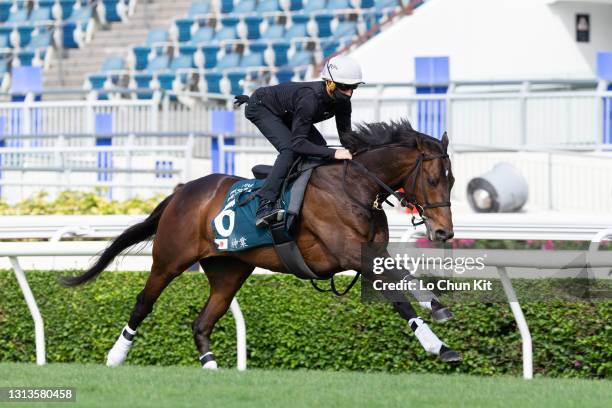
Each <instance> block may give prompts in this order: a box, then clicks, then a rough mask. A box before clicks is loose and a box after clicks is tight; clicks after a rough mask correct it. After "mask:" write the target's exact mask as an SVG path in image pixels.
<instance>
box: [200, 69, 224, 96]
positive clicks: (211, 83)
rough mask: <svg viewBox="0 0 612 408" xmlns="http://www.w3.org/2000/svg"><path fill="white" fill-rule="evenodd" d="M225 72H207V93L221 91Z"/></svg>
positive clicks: (205, 77) (205, 75)
mask: <svg viewBox="0 0 612 408" xmlns="http://www.w3.org/2000/svg"><path fill="white" fill-rule="evenodd" d="M222 78H223V74H221V73H219V72H205V73H204V80H205V81H206V92H207V93H217V94H219V93H221V79H222Z"/></svg>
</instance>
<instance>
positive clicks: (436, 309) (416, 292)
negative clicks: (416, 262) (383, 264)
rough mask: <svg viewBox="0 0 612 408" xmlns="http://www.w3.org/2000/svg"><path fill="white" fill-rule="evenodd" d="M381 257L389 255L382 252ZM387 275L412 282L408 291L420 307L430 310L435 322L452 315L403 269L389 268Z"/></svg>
mask: <svg viewBox="0 0 612 408" xmlns="http://www.w3.org/2000/svg"><path fill="white" fill-rule="evenodd" d="M382 257H383V258H387V257H390V255H389V253H388V252H386V251H385V252H384V254H383V255H382ZM387 275H388V276H389V278H390V279H392V280H393V281H397V282H400V281H402V280H405V281H411V282H413V284H412V286H411V287H410V288H409V289H408V292H409V293H410V294H411V295H412V297H414V298H415V299H416V300H417V302H419V305H421V307H422V308H424V309H427V310H429V311H430V312H431V318H432V319H433V320H434V321H436V322H445V321H447V320H449V319H451V318H452V317H453V313H452V312H451V311H450V309H449V308H448V307H447V306H445V305H443V304H442V302H440V300H439V299H438V297H437V296H436V295H435V294H434V293H433V292H431V291H430V290H427V289H423V288H424V285H422V284H421V280H420V279H419V278H417V277H415V276H414V275H412V274H406V272H405V271H399V270H397V269H391V270H388V271H387Z"/></svg>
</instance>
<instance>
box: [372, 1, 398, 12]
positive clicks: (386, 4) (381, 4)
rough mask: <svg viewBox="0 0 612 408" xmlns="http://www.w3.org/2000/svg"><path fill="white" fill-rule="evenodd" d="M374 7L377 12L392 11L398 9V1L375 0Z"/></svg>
mask: <svg viewBox="0 0 612 408" xmlns="http://www.w3.org/2000/svg"><path fill="white" fill-rule="evenodd" d="M374 7H375V8H376V9H377V10H384V9H392V8H395V7H398V3H397V0H374Z"/></svg>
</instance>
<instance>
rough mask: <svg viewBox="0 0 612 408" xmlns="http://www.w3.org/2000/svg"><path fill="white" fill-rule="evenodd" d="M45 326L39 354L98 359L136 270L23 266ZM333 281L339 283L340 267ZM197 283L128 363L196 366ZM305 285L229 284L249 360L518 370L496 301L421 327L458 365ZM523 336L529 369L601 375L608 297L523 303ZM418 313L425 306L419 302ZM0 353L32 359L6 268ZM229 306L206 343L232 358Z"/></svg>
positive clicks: (374, 313) (121, 320)
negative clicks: (73, 272) (61, 278)
mask: <svg viewBox="0 0 612 408" xmlns="http://www.w3.org/2000/svg"><path fill="white" fill-rule="evenodd" d="M27 275H28V279H29V281H30V284H31V286H32V290H33V292H34V294H35V296H36V297H37V299H38V305H39V307H40V309H41V313H42V315H43V318H44V321H45V327H46V336H47V341H46V344H47V356H48V360H49V361H50V362H79V363H103V362H104V361H105V355H106V353H107V351H108V350H109V349H110V347H111V346H112V344H113V342H114V341H115V339H116V337H117V336H118V335H119V332H120V329H121V328H122V327H123V325H124V324H125V323H126V321H127V320H128V318H129V315H130V312H131V310H132V307H133V305H134V301H135V297H136V294H137V293H138V292H139V291H140V290H141V289H142V287H143V284H144V282H145V280H146V277H147V274H146V273H121V272H115V273H111V272H106V273H104V274H102V275H101V276H100V277H99V278H98V279H97V281H96V282H94V283H93V284H89V285H86V286H84V287H81V288H77V289H66V288H62V287H60V286H59V285H58V284H57V283H56V279H57V276H58V273H51V272H39V271H38V272H35V271H33V272H28V273H27ZM339 280H340V285H342V284H346V283H347V280H346V279H345V277H340V279H339ZM207 292H208V286H207V282H206V279H205V277H204V276H203V275H202V274H199V273H185V274H183V275H182V276H181V277H180V278H178V279H177V280H176V281H175V282H173V283H172V285H170V287H169V288H168V289H166V291H165V292H164V293H163V294H162V296H161V298H160V299H159V300H158V302H157V304H156V306H155V309H154V311H153V313H152V315H150V316H149V317H148V318H147V319H146V320H145V322H144V323H143V324H142V325H141V327H140V328H139V330H138V336H137V338H136V341H135V345H134V347H133V348H132V350H131V352H130V355H129V357H128V360H127V363H128V364H159V365H170V364H184V365H197V364H199V363H198V361H197V357H198V353H197V351H196V350H195V346H194V344H193V340H192V336H191V322H192V321H193V319H194V318H195V317H196V315H197V314H198V312H199V311H200V309H201V308H202V306H203V304H204V301H205V299H206V296H207ZM359 295H360V293H359V289H358V285H357V287H356V288H355V289H353V291H352V292H351V293H350V294H349V295H348V296H346V297H342V298H337V297H333V296H331V295H329V294H321V293H318V292H315V291H313V290H312V289H311V288H310V284H309V283H308V282H305V281H301V280H298V279H296V278H293V277H288V276H279V275H274V276H261V275H259V276H254V277H252V278H251V279H249V280H248V281H247V282H246V284H245V285H244V287H243V288H242V290H241V291H240V292H239V294H238V299H239V302H240V304H241V308H242V310H243V313H244V315H245V319H246V324H247V348H248V364H249V367H252V368H267V369H270V368H288V369H295V368H309V369H331V370H363V371H378V370H382V371H389V372H430V373H431V372H434V373H451V372H462V373H472V374H478V375H499V374H513V375H520V374H521V372H522V360H521V342H520V336H519V334H518V331H517V328H516V324H515V323H514V319H513V317H512V314H511V312H510V310H509V308H508V305H507V304H483V303H471V304H457V305H455V306H454V307H453V311H454V313H455V318H454V319H453V320H451V321H449V322H447V323H444V324H432V328H433V329H434V330H435V332H436V333H437V334H438V335H439V336H440V338H441V339H442V340H443V341H445V342H447V343H448V344H449V345H451V346H452V347H454V348H456V349H457V350H458V351H460V352H461V353H462V354H463V358H464V360H463V362H461V363H460V364H457V365H450V364H443V363H441V362H439V361H438V360H437V358H435V357H433V356H428V355H426V354H425V352H424V351H423V349H422V348H421V346H420V345H419V343H418V341H417V340H416V338H415V337H414V336H413V334H412V332H411V331H410V329H409V328H408V326H407V324H406V323H405V322H404V321H403V320H402V319H401V318H400V317H399V316H397V315H396V314H395V312H393V311H392V310H391V308H390V307H389V306H387V305H385V304H381V303H368V304H364V303H362V302H361V301H360V296H359ZM523 310H524V312H525V315H526V318H527V321H528V322H529V326H530V329H531V333H532V337H533V344H534V368H535V373H536V374H540V375H546V376H553V377H589V378H593V377H599V378H604V377H610V376H611V374H612V342H610V338H612V326H611V325H610V321H612V308H610V303H609V302H607V303H605V302H600V303H587V302H561V301H557V302H549V303H527V304H524V305H523ZM423 314H424V316H427V314H426V312H423ZM0 328H1V329H0V360H1V361H30V362H32V361H34V360H35V356H34V335H33V324H32V322H31V318H30V315H29V312H28V309H27V307H26V305H25V303H24V301H23V299H22V296H21V293H20V291H19V288H18V286H17V283H16V282H15V279H14V277H13V276H12V274H11V273H9V272H0ZM235 347H236V345H235V328H234V321H233V319H232V316H231V314H230V313H228V314H227V315H226V316H225V317H223V318H222V319H221V320H220V322H219V323H218V324H217V327H216V330H215V332H214V334H213V336H212V350H213V351H214V353H215V355H216V356H217V357H218V359H219V363H220V364H221V366H224V367H231V366H234V365H235V361H236V351H235Z"/></svg>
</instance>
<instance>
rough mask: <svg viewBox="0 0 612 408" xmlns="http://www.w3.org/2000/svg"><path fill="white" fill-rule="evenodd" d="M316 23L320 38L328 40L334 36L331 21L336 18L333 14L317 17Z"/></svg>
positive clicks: (318, 15)
mask: <svg viewBox="0 0 612 408" xmlns="http://www.w3.org/2000/svg"><path fill="white" fill-rule="evenodd" d="M314 18H315V21H316V22H317V29H318V36H319V37H321V38H326V37H329V36H330V35H332V32H331V21H332V20H333V18H334V16H333V15H332V14H328V13H324V14H317V15H315V17H314Z"/></svg>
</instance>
